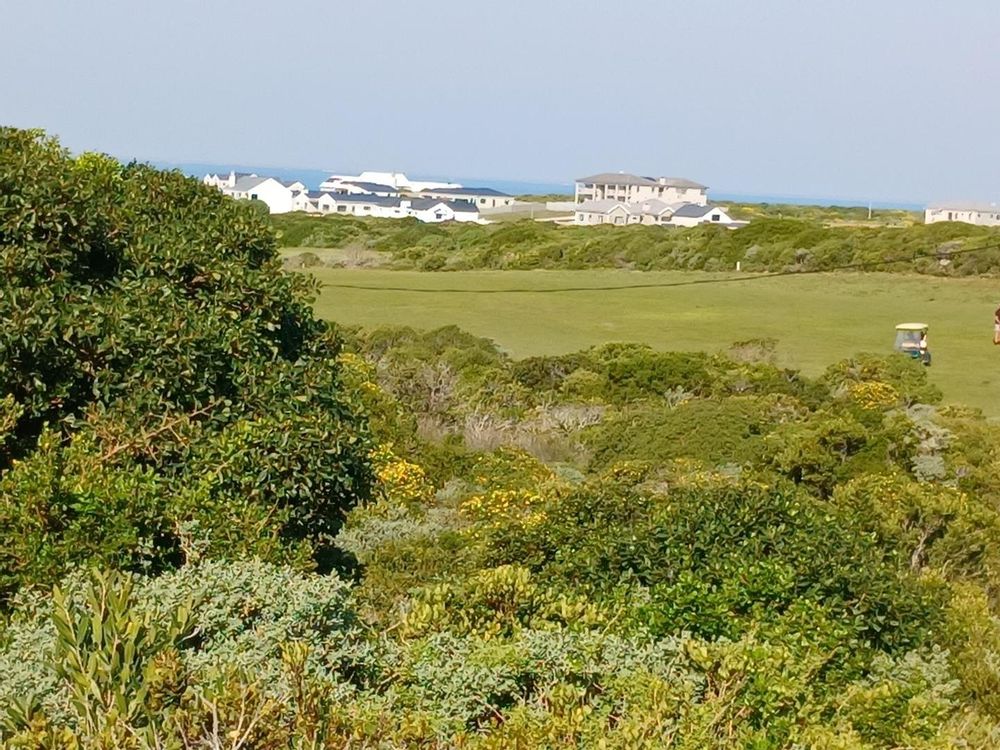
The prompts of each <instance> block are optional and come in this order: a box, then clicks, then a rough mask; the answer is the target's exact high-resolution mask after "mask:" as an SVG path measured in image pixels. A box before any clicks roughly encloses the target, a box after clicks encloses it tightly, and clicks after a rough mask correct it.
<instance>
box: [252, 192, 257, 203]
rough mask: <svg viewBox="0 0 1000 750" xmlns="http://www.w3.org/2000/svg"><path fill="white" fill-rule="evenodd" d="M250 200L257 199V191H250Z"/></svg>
mask: <svg viewBox="0 0 1000 750" xmlns="http://www.w3.org/2000/svg"><path fill="white" fill-rule="evenodd" d="M250 200H252V201H255V200H257V193H250Z"/></svg>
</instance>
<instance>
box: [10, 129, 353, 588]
mask: <svg viewBox="0 0 1000 750" xmlns="http://www.w3.org/2000/svg"><path fill="white" fill-rule="evenodd" d="M0 263H2V264H3V268H4V274H3V278H2V280H0V315H2V316H3V318H4V320H5V321H6V325H4V327H3V330H2V332H0V382H2V389H3V390H2V395H3V396H4V397H5V398H6V400H5V401H4V404H5V415H6V416H5V420H4V424H3V425H2V426H3V441H2V444H0V449H2V453H0V471H2V472H3V476H2V477H0V537H2V538H4V539H5V540H8V541H7V543H6V544H5V545H4V547H3V551H2V552H0V603H2V602H4V601H6V600H7V598H8V597H9V596H10V595H11V594H12V593H13V592H15V591H17V589H18V588H19V587H21V586H23V585H25V584H39V583H40V584H51V583H52V582H54V581H55V580H56V579H57V578H58V577H59V575H60V574H61V572H62V571H64V570H66V569H68V567H69V566H71V565H73V564H75V563H104V564H113V565H117V566H122V567H125V568H128V569H131V570H147V571H151V572H154V571H158V570H163V569H166V568H170V567H172V566H175V565H177V564H178V563H179V562H180V561H181V560H182V559H183V558H184V557H185V556H188V555H191V554H194V555H195V556H196V557H197V556H198V555H199V554H201V553H202V552H208V553H209V554H212V555H221V556H238V555H242V554H247V553H253V554H260V555H264V556H265V557H268V558H270V559H274V560H283V559H284V560H297V561H298V562H300V563H303V564H305V563H307V562H308V563H310V564H311V561H312V560H313V559H315V560H316V561H318V562H320V564H324V563H325V558H324V557H323V555H324V554H325V553H324V552H323V550H324V548H326V547H329V544H330V541H331V540H332V537H333V535H334V534H335V532H336V529H337V528H338V526H339V524H340V521H341V518H342V514H343V512H344V510H345V509H346V508H348V507H350V506H351V505H352V504H353V503H354V502H355V501H356V500H357V499H358V498H359V497H362V498H363V497H365V496H366V494H367V492H368V486H369V484H370V472H369V468H368V465H367V460H368V459H367V450H368V447H367V446H368V437H367V429H366V427H365V424H364V420H363V417H362V416H361V414H360V410H359V405H358V400H359V399H358V397H357V396H356V395H355V394H353V393H352V392H351V391H350V390H349V389H345V388H343V387H341V386H340V384H339V382H338V371H339V365H338V362H337V354H338V352H339V347H340V344H339V341H338V340H337V339H336V337H335V336H334V335H333V334H332V333H331V332H330V331H329V330H328V329H327V325H326V324H325V323H322V322H320V321H317V320H316V319H315V318H314V317H313V315H312V312H311V309H310V306H309V305H310V289H309V287H308V284H306V282H305V281H304V279H303V278H301V277H296V276H294V275H285V274H283V273H281V271H280V267H279V264H278V260H277V256H276V253H275V251H274V240H273V237H272V236H271V233H270V231H269V229H268V226H267V220H266V219H263V218H262V217H260V215H259V214H258V213H257V212H255V211H254V210H253V208H252V207H250V206H247V205H245V204H241V203H238V202H234V201H231V200H229V199H227V198H225V197H223V196H222V195H221V194H219V193H218V191H215V190H212V189H210V188H207V187H205V186H203V185H200V184H199V183H197V182H196V181H194V180H190V179H187V178H184V177H182V176H181V175H180V174H178V173H171V172H160V171H157V170H154V169H152V168H150V167H147V166H144V165H138V164H131V165H127V166H122V165H120V164H118V163H117V162H115V161H113V160H112V159H110V158H107V157H103V156H98V155H92V154H85V155H83V156H80V157H77V158H73V157H71V156H70V155H69V154H68V153H67V152H65V151H64V150H63V149H61V148H60V147H59V146H58V144H57V143H55V142H54V141H52V140H49V139H46V138H45V137H43V136H42V135H41V134H39V133H36V132H29V131H19V130H13V129H9V128H7V129H2V130H0Z"/></svg>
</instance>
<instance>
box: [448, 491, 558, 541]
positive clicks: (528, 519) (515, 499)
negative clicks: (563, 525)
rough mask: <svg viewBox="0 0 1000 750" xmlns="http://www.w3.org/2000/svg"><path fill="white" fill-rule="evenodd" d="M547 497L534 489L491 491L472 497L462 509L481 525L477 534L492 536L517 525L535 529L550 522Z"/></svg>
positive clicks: (464, 502) (467, 515)
mask: <svg viewBox="0 0 1000 750" xmlns="http://www.w3.org/2000/svg"><path fill="white" fill-rule="evenodd" d="M545 503H546V498H545V497H544V496H543V495H541V494H539V493H538V492H535V491H533V490H521V489H503V490H490V491H488V492H483V493H480V494H476V495H472V496H471V497H469V498H467V499H466V500H464V501H463V502H462V504H461V505H460V506H459V510H460V511H461V512H462V514H463V515H465V516H466V517H467V518H469V519H470V520H472V521H474V522H476V523H477V529H476V530H477V532H478V533H481V534H485V535H489V534H490V533H491V532H492V531H493V530H495V529H498V528H501V527H509V526H511V525H514V524H517V525H521V526H535V525H538V524H541V523H543V522H544V521H545V520H546V517H547V516H546V514H545Z"/></svg>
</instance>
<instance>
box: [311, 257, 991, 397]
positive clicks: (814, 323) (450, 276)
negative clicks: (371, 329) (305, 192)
mask: <svg viewBox="0 0 1000 750" xmlns="http://www.w3.org/2000/svg"><path fill="white" fill-rule="evenodd" d="M312 272H313V273H314V274H315V275H316V276H317V278H318V279H319V280H320V282H321V283H323V284H324V287H323V290H322V293H321V295H320V297H319V299H318V300H317V302H316V310H317V313H318V314H319V315H320V316H322V317H324V318H327V319H330V320H336V321H340V322H343V323H359V324H363V325H369V326H370V325H378V324H395V325H410V326H414V327H418V328H433V327H437V326H443V325H448V324H455V325H458V326H460V327H461V328H464V329H466V330H468V331H470V332H472V333H475V334H477V335H480V336H486V337H489V338H491V339H493V340H494V341H496V342H497V343H498V344H499V345H500V346H501V347H502V348H503V349H505V350H507V351H509V352H510V354H511V355H513V356H515V357H524V356H529V355H534V354H545V353H560V352H570V351H575V350H578V349H582V348H585V347H588V346H591V345H593V344H599V343H604V342H608V341H637V342H644V343H648V344H651V345H652V346H654V347H656V348H659V349H676V350H703V351H709V352H712V351H720V350H725V349H726V348H727V347H728V345H729V344H730V343H732V342H733V341H738V340H743V339H748V338H753V337H771V338H774V339H776V340H777V341H778V355H779V359H780V362H781V363H782V364H784V365H787V366H790V367H796V368H799V369H802V370H803V371H804V372H806V373H810V374H815V373H818V372H820V371H821V370H822V369H823V368H825V367H826V366H827V365H829V364H831V363H832V362H835V361H836V360H838V359H841V358H843V357H846V356H849V355H851V354H854V353H857V352H861V351H869V352H889V351H891V348H892V342H893V336H894V330H893V329H894V326H895V324H896V323H898V322H908V321H920V322H925V323H928V324H929V325H930V334H929V336H928V338H929V341H930V344H931V350H932V351H933V354H934V366H933V367H932V368H931V370H930V375H931V378H932V380H933V381H934V382H935V383H937V384H938V385H939V386H940V387H941V388H942V389H943V390H944V392H945V398H946V401H949V402H957V403H964V404H968V405H970V406H978V407H979V408H981V409H983V411H984V412H985V413H986V414H988V415H990V416H992V417H1000V398H998V396H1000V346H994V345H993V343H992V336H993V334H992V320H993V310H994V309H995V308H996V306H997V302H998V301H1000V283H997V282H996V281H991V280H988V279H974V278H967V279H940V278H930V277H920V276H903V275H891V274H864V275H861V274H858V275H844V274H839V275H832V274H829V275H828V274H822V275H809V276H802V277H798V278H795V277H792V278H787V277H786V278H778V279H764V280H758V281H749V282H736V283H721V284H711V285H693V286H681V287H673V288H658V289H641V288H637V289H620V290H615V291H599V290H594V289H588V290H585V291H553V292H546V293H537V292H535V293H532V292H529V291H509V292H500V293H497V291H498V290H539V289H565V288H566V287H595V286H622V287H626V286H628V285H636V284H649V283H660V282H666V283H672V282H687V281H693V280H700V279H706V278H709V277H710V276H709V274H704V273H681V272H664V273H633V272H628V271H611V270H597V271H468V272H460V273H455V272H452V273H420V272H403V271H381V270H342V269H330V268H321V269H315V270H313V271H312ZM335 284H348V285H359V286H366V287H378V288H379V289H376V290H367V289H350V288H338V287H336V286H332V285H335ZM387 287H397V288H398V287H402V288H407V289H409V288H415V289H423V290H429V291H427V292H412V291H398V290H395V291H394V290H390V289H386V288H387ZM456 288H457V289H462V290H472V291H474V292H487V293H483V294H475V293H457V294H456V293H450V292H447V291H445V290H446V289H456Z"/></svg>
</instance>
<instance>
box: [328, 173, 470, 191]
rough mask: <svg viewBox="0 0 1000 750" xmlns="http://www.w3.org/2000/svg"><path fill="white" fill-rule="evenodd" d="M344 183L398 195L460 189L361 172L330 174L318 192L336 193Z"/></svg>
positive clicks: (453, 185) (397, 175) (454, 185)
mask: <svg viewBox="0 0 1000 750" xmlns="http://www.w3.org/2000/svg"><path fill="white" fill-rule="evenodd" d="M344 183H368V184H374V185H380V186H386V187H389V188H392V189H394V190H395V192H396V193H397V194H399V193H404V192H405V193H420V192H421V191H423V190H434V189H437V188H460V187H462V186H461V185H459V184H458V183H457V182H432V181H427V180H411V179H410V178H408V177H407V176H406V175H405V174H403V173H402V172H362V173H361V174H359V175H346V174H332V175H330V176H329V177H327V178H326V180H324V181H323V182H321V183H320V186H319V189H320V190H330V191H336V190H337V188H338V186H340V185H342V184H344Z"/></svg>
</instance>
